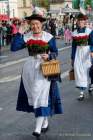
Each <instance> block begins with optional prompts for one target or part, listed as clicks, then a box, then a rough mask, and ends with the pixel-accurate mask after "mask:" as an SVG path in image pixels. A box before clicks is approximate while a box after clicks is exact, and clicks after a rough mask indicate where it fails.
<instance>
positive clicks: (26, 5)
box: [17, 0, 33, 18]
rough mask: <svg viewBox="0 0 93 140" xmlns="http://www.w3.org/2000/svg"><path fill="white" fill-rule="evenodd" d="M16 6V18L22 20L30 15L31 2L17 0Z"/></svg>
mask: <svg viewBox="0 0 93 140" xmlns="http://www.w3.org/2000/svg"><path fill="white" fill-rule="evenodd" d="M17 4H18V17H19V18H24V17H25V16H29V15H31V13H32V10H33V7H32V1H31V0H17Z"/></svg>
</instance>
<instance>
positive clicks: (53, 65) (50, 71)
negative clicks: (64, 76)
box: [41, 60, 61, 76]
mask: <svg viewBox="0 0 93 140" xmlns="http://www.w3.org/2000/svg"><path fill="white" fill-rule="evenodd" d="M41 69H42V73H43V75H44V76H52V75H58V74H60V73H61V70H60V62H59V60H50V61H47V62H43V63H42V64H41Z"/></svg>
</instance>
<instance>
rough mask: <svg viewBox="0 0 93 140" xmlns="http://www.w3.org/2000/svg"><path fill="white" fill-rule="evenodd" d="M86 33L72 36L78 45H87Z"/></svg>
mask: <svg viewBox="0 0 93 140" xmlns="http://www.w3.org/2000/svg"><path fill="white" fill-rule="evenodd" d="M88 37H89V36H88V35H83V36H74V37H73V39H74V41H75V42H76V43H77V45H78V46H82V45H87V44H88Z"/></svg>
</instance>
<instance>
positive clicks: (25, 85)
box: [11, 9, 62, 137]
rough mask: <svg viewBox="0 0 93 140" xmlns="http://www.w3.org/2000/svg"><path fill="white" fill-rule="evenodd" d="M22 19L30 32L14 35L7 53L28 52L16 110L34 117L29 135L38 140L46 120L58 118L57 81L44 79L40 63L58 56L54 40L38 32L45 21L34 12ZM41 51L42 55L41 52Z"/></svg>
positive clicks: (59, 106)
mask: <svg viewBox="0 0 93 140" xmlns="http://www.w3.org/2000/svg"><path fill="white" fill-rule="evenodd" d="M26 19H27V20H28V21H30V24H31V32H29V33H27V34H24V35H22V34H20V33H17V35H16V36H15V37H14V38H13V42H12V45H11V51H17V50H19V49H22V48H25V47H26V46H27V47H28V52H29V57H28V59H27V62H26V63H25V64H24V66H23V70H22V76H21V84H20V89H19V94H18V100H17V110H18V111H25V112H33V113H34V114H35V118H36V127H35V130H34V132H33V133H32V134H33V135H34V136H36V137H39V136H40V134H41V132H46V131H47V130H48V127H49V126H48V116H51V115H53V114H62V107H61V99H60V95H59V89H58V83H57V82H58V81H60V76H59V75H58V76H52V77H44V76H43V74H42V71H41V69H40V64H41V63H42V62H43V61H46V60H48V59H52V58H53V57H56V56H57V55H58V49H57V47H56V42H55V38H54V37H53V36H52V35H51V34H50V33H48V32H45V31H43V30H42V26H43V22H44V21H45V20H46V19H45V17H43V16H42V15H41V14H39V13H38V14H37V11H36V9H35V10H34V12H33V14H32V15H31V16H29V17H26ZM19 32H20V29H19ZM21 33H22V31H21ZM40 45H41V48H40ZM47 46H48V48H47ZM44 47H45V49H46V52H45V50H42V48H43V49H44Z"/></svg>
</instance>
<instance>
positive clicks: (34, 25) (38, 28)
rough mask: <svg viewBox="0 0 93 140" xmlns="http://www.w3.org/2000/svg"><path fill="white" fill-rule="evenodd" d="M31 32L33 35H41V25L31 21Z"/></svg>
mask: <svg viewBox="0 0 93 140" xmlns="http://www.w3.org/2000/svg"><path fill="white" fill-rule="evenodd" d="M31 30H32V31H33V33H41V31H42V23H41V22H40V21H39V20H31Z"/></svg>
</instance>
